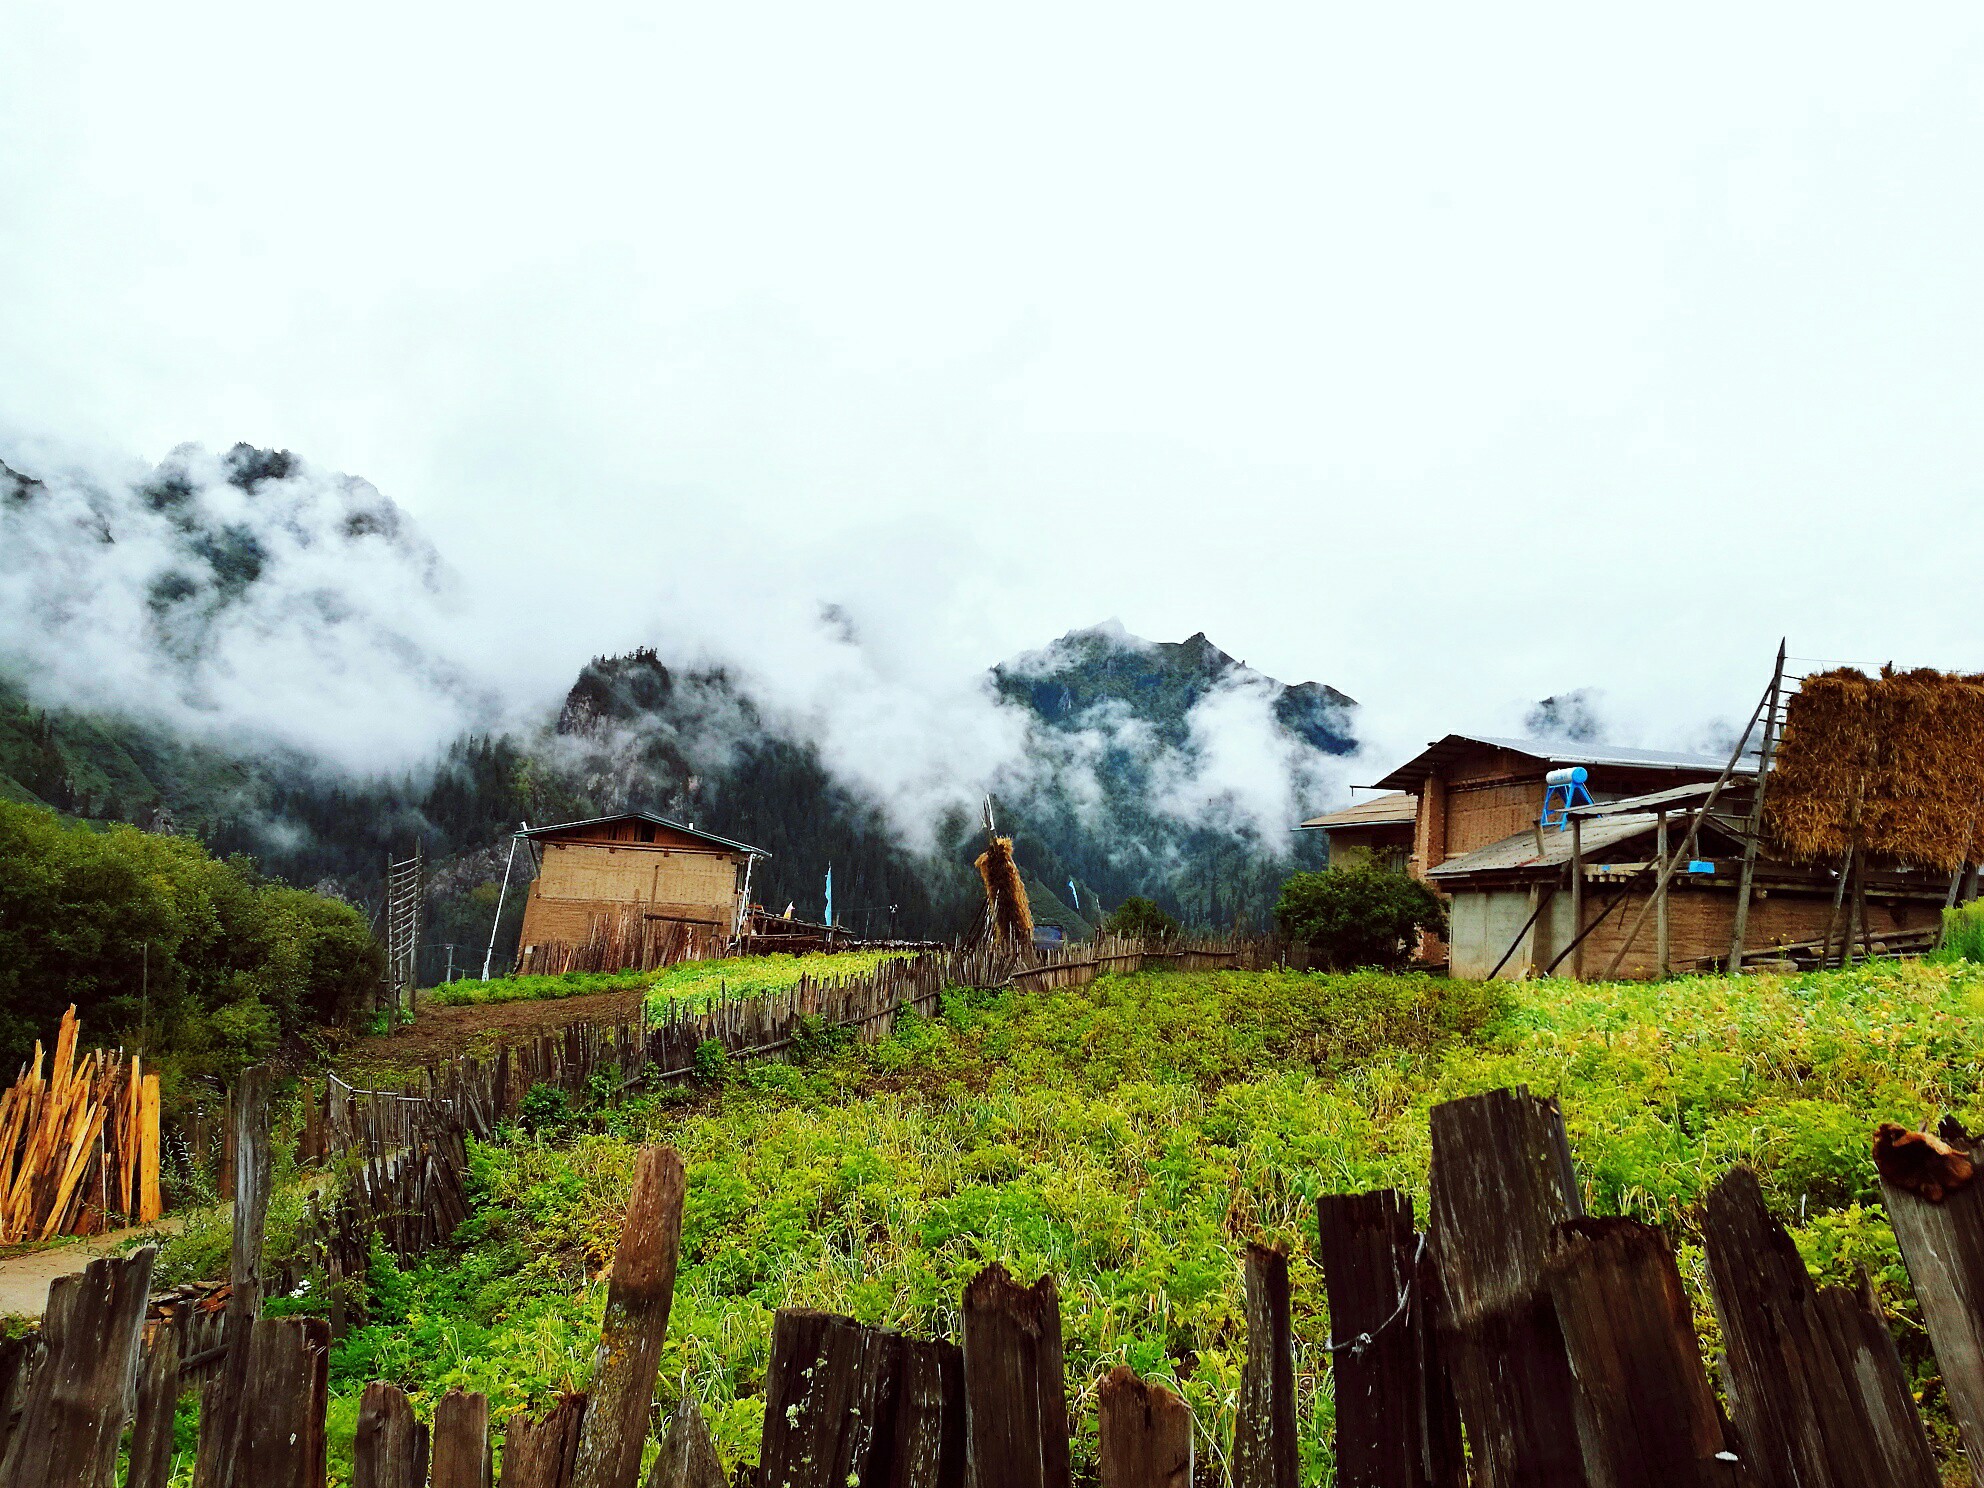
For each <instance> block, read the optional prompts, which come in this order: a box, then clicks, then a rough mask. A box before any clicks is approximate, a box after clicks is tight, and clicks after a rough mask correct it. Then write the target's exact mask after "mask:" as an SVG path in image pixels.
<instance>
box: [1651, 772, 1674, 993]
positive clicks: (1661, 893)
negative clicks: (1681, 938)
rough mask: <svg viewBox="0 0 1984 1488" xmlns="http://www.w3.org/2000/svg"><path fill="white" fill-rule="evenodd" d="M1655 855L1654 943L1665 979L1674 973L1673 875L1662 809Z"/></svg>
mask: <svg viewBox="0 0 1984 1488" xmlns="http://www.w3.org/2000/svg"><path fill="white" fill-rule="evenodd" d="M1653 855H1654V856H1655V857H1656V858H1658V859H1659V860H1660V877H1659V878H1657V879H1655V880H1654V885H1653V944H1654V967H1655V973H1656V975H1658V976H1659V977H1660V978H1661V979H1662V980H1663V981H1664V980H1665V979H1666V978H1668V977H1669V976H1672V975H1673V970H1674V969H1673V965H1672V960H1671V956H1670V950H1671V946H1670V942H1669V940H1668V936H1667V881H1668V879H1669V878H1671V877H1672V875H1671V874H1670V873H1669V872H1668V871H1667V869H1668V862H1667V813H1666V812H1665V811H1662V812H1660V813H1659V815H1658V816H1656V817H1655V818H1654V826H1653Z"/></svg>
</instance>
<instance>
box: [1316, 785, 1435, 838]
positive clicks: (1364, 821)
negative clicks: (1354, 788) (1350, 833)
mask: <svg viewBox="0 0 1984 1488" xmlns="http://www.w3.org/2000/svg"><path fill="white" fill-rule="evenodd" d="M1418 816H1419V797H1417V796H1415V795H1413V794H1412V793H1411V792H1409V791H1389V792H1387V793H1386V794H1384V795H1382V796H1373V797H1372V798H1371V799H1370V800H1368V801H1359V802H1357V803H1356V804H1355V805H1352V806H1346V807H1344V808H1343V810H1341V811H1332V812H1329V813H1328V814H1327V815H1324V816H1312V817H1310V818H1309V820H1307V821H1305V822H1304V823H1302V828H1298V829H1297V830H1302V829H1304V828H1309V829H1321V830H1323V831H1328V830H1329V829H1330V828H1331V827H1386V826H1394V825H1398V824H1400V823H1408V822H1412V821H1415V820H1416V819H1417V818H1418Z"/></svg>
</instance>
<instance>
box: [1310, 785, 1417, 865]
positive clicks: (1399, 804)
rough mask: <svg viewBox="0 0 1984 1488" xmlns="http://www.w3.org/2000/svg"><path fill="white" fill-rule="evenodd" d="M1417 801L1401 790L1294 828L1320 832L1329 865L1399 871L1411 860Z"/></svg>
mask: <svg viewBox="0 0 1984 1488" xmlns="http://www.w3.org/2000/svg"><path fill="white" fill-rule="evenodd" d="M1418 816H1419V800H1418V798H1417V797H1416V796H1413V795H1411V794H1409V793H1407V792H1405V791H1388V792H1386V793H1385V794H1384V795H1382V796H1373V797H1372V798H1371V799H1370V800H1368V801H1359V802H1357V803H1356V804H1354V805H1351V806H1346V807H1345V808H1344V809H1343V810H1341V811H1332V812H1329V813H1328V814H1326V815H1323V816H1312V817H1310V818H1309V820H1307V821H1305V822H1304V823H1302V825H1301V826H1300V827H1299V828H1298V829H1297V830H1298V831H1303V832H1321V833H1322V834H1323V835H1324V837H1326V838H1327V839H1328V841H1329V845H1330V866H1331V867H1333V868H1347V867H1349V866H1350V865H1351V864H1352V863H1373V864H1376V865H1377V866H1378V867H1380V868H1391V869H1395V870H1397V871H1400V872H1403V871H1404V870H1405V869H1406V867H1407V866H1408V865H1409V864H1410V862H1411V860H1412V837H1413V824H1414V822H1415V821H1417V820H1418Z"/></svg>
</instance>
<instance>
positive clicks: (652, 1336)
mask: <svg viewBox="0 0 1984 1488" xmlns="http://www.w3.org/2000/svg"><path fill="white" fill-rule="evenodd" d="M684 1183H685V1179H684V1175H683V1171H682V1159H681V1158H680V1157H678V1156H677V1155H676V1152H675V1149H674V1148H673V1147H646V1148H643V1149H642V1150H641V1156H640V1166H639V1168H638V1169H637V1170H636V1172H635V1174H634V1192H633V1196H632V1197H631V1198H630V1199H629V1200H628V1201H627V1219H626V1225H625V1228H624V1229H623V1230H622V1231H621V1234H620V1244H619V1247H618V1248H617V1249H616V1250H615V1251H614V1254H613V1274H612V1276H611V1278H610V1279H609V1280H608V1282H607V1287H606V1318H605V1321H604V1322H603V1323H602V1324H601V1325H600V1332H599V1351H598V1353H597V1354H596V1355H595V1361H596V1362H595V1364H594V1367H593V1381H592V1397H591V1404H590V1405H589V1406H588V1407H587V1409H586V1413H585V1423H584V1425H583V1426H582V1427H581V1428H580V1431H579V1452H578V1457H577V1458H576V1459H575V1461H574V1463H573V1466H572V1485H573V1488H634V1480H635V1478H636V1477H638V1476H639V1474H640V1470H641V1447H642V1444H643V1443H645V1442H646V1441H647V1435H648V1414H649V1412H650V1410H651V1409H652V1408H653V1405H654V1381H655V1374H656V1371H657V1370H658V1369H659V1368H660V1364H661V1340H662V1337H663V1335H664V1334H666V1333H667V1331H668V1310H669V1306H670V1304H671V1303H672V1302H673V1301H674V1297H675V1260H676V1254H677V1251H678V1249H679V1247H680V1245H681V1240H682V1194H683V1188H684Z"/></svg>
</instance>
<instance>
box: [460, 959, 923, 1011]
mask: <svg viewBox="0 0 1984 1488" xmlns="http://www.w3.org/2000/svg"><path fill="white" fill-rule="evenodd" d="M901 955H902V952H900V951H837V952H834V953H832V954H825V953H816V954H813V955H809V956H732V957H727V958H725V959H722V960H717V961H683V962H680V963H678V964H676V965H674V966H671V967H669V968H667V969H666V970H665V971H568V972H565V973H564V974H563V975H561V976H517V977H497V978H495V979H494V980H492V981H487V982H477V981H470V980H468V979H466V978H464V979H463V980H461V981H459V982H444V983H443V984H442V985H440V986H438V987H435V988H434V989H433V990H432V991H428V992H423V993H422V994H421V996H422V997H423V998H426V999H430V1000H432V1001H433V1002H435V1003H437V1004H439V1005H440V1006H442V1007H481V1006H486V1005H488V1004H491V1003H500V1002H536V1001H540V1000H544V999H554V998H565V997H589V996H591V995H593V994H594V993H598V992H634V991H638V990H640V989H642V988H646V989H647V990H648V994H649V1005H650V1006H652V1007H655V1008H657V1009H659V1007H660V1005H661V1004H662V1003H665V1002H669V1001H674V1000H677V999H682V998H690V999H699V998H704V997H707V996H709V995H711V994H713V993H723V992H731V993H739V992H741V993H747V994H749V993H757V992H776V991H780V990H783V989H784V988H786V987H790V986H791V985H792V984H793V983H794V982H797V981H798V980H799V979H800V978H801V977H802V976H813V977H830V976H833V977H844V976H855V975H858V974H860V973H862V972H865V971H872V970H873V969H874V968H875V967H876V966H878V965H880V964H881V963H882V962H884V961H888V960H892V959H895V958H896V957H899V956H901Z"/></svg>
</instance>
